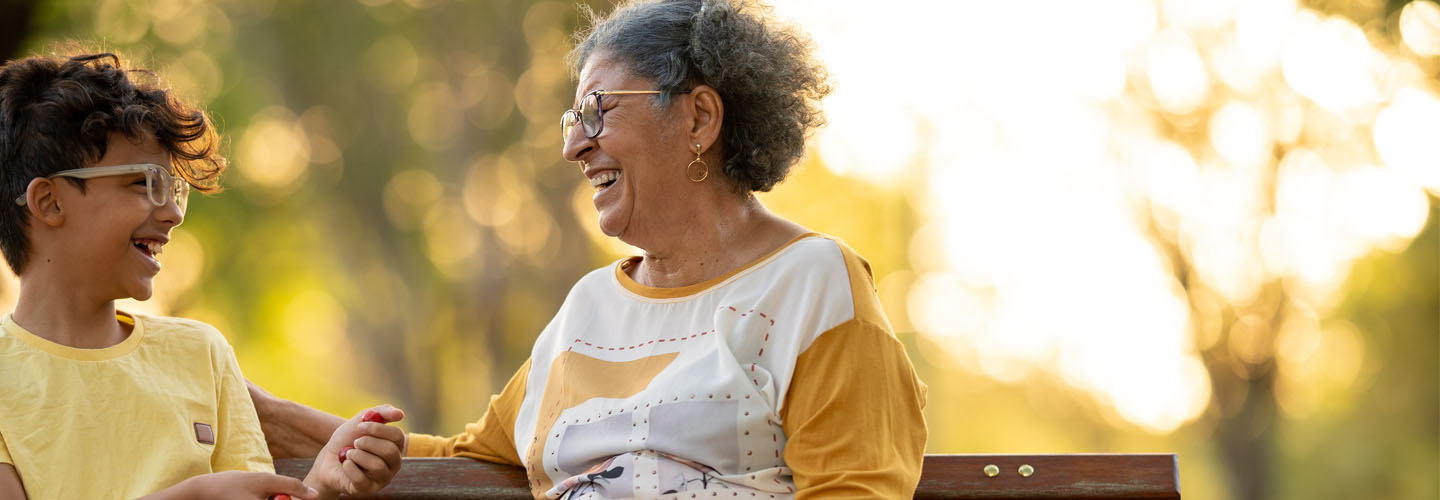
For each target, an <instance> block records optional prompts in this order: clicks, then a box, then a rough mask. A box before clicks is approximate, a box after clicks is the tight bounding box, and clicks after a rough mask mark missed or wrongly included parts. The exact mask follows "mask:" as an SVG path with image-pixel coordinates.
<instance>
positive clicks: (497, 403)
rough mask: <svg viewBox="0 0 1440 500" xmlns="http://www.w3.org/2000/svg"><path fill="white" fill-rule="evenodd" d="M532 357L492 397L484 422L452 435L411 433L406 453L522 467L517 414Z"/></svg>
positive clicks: (468, 426)
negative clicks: (516, 446)
mask: <svg viewBox="0 0 1440 500" xmlns="http://www.w3.org/2000/svg"><path fill="white" fill-rule="evenodd" d="M529 376H530V360H528V359H527V360H525V364H524V365H521V366H520V370H519V371H516V372H515V376H513V377H510V381H509V382H507V383H506V384H505V388H504V389H503V390H501V391H500V394H498V395H495V396H491V397H490V406H489V407H488V408H486V409H485V415H484V416H482V417H480V421H479V422H476V423H473V424H467V425H465V432H463V433H460V434H456V435H454V436H450V437H442V436H431V435H428V434H410V443H409V448H407V449H406V451H405V454H406V455H409V456H412V457H467V458H474V459H478V460H484V461H486V462H495V463H501V464H509V465H514V466H522V465H521V463H520V453H519V452H518V451H516V448H515V416H516V415H517V414H519V412H520V404H521V403H522V402H523V401H524V399H525V379H526V378H527V377H529Z"/></svg>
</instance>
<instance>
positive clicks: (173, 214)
mask: <svg viewBox="0 0 1440 500" xmlns="http://www.w3.org/2000/svg"><path fill="white" fill-rule="evenodd" d="M154 213H155V218H156V219H157V220H159V221H160V222H165V223H168V224H170V226H171V227H174V226H178V225H180V223H182V222H185V209H184V208H183V207H181V206H180V200H173V199H172V200H170V201H169V202H168V203H166V204H165V205H163V206H160V207H157V208H156V209H155V212H154Z"/></svg>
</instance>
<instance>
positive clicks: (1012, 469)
mask: <svg viewBox="0 0 1440 500" xmlns="http://www.w3.org/2000/svg"><path fill="white" fill-rule="evenodd" d="M992 465H993V466H994V467H993V468H991V467H989V466H992ZM1026 466H1028V468H1027V467H1026ZM1176 467H1177V459H1176V456H1175V455H1173V454H1062V455H926V456H925V468H924V470H923V471H922V472H921V474H920V485H919V488H917V489H916V491H915V498H917V499H966V500H980V499H1021V498H1024V499H1034V500H1069V499H1098V498H1162V499H1177V500H1178V499H1179V498H1180V476H1179V473H1178V470H1177V468H1176ZM275 469H276V470H277V471H279V472H280V473H281V474H285V475H288V476H292V477H300V478H303V477H305V472H306V471H308V470H309V469H310V460H309V459H293V458H292V459H282V460H276V461H275ZM987 469H988V470H987ZM1022 472H1028V473H1029V474H1028V477H1027V476H1024V475H1022ZM992 474H993V475H992ZM371 498H380V499H402V498H403V499H417V500H429V499H436V500H439V499H469V498H490V499H501V500H510V499H514V500H522V499H529V498H531V497H530V487H529V485H528V483H527V482H526V480H525V471H524V470H523V469H520V468H519V467H511V466H508V465H499V464H492V463H486V462H480V461H476V460H470V459H466V458H406V459H405V463H404V465H403V466H402V467H401V469H400V474H399V475H397V476H395V480H394V481H392V482H391V483H390V486H387V487H386V488H385V489H384V490H382V491H381V492H380V493H379V494H378V495H376V496H374V497H371Z"/></svg>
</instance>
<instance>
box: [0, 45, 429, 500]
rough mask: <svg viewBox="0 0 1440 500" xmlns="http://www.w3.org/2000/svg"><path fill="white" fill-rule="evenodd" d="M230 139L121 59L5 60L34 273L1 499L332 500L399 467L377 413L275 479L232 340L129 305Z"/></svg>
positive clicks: (13, 384)
mask: <svg viewBox="0 0 1440 500" xmlns="http://www.w3.org/2000/svg"><path fill="white" fill-rule="evenodd" d="M218 142H219V138H218V135H217V134H216V132H215V131H214V129H213V128H212V126H211V125H210V123H209V121H208V119H207V118H206V116H205V114H204V113H203V112H202V111H199V110H197V109H195V108H192V107H190V106H188V105H186V104H185V103H183V102H181V101H180V100H179V99H178V98H176V97H175V96H174V95H173V94H172V93H170V92H169V91H168V90H167V89H164V88H162V87H160V86H159V85H158V83H157V82H156V79H155V78H154V75H153V74H150V73H148V72H144V71H131V70H126V69H123V68H122V67H121V62H120V59H119V58H118V57H116V56H115V55H113V54H95V55H84V56H78V57H71V58H68V59H67V58H58V57H31V58H27V59H22V60H17V61H12V62H9V63H7V64H5V65H4V66H0V200H4V202H3V203H0V251H3V254H4V256H5V260H6V262H7V263H8V264H9V265H10V268H11V269H13V270H14V271H15V273H16V274H17V275H19V277H20V297H19V300H18V301H17V303H16V305H15V311H14V312H13V313H12V314H10V315H8V316H5V317H4V318H3V319H0V500H8V499H11V498H21V499H23V498H31V499H48V498H67V499H68V498H135V497H138V496H142V495H151V494H152V493H153V495H151V496H150V497H147V498H250V499H265V498H267V497H269V496H271V495H290V496H293V497H296V498H304V499H311V498H334V497H337V496H338V495H339V494H340V493H362V494H363V493H371V492H374V491H376V490H379V489H380V488H382V487H384V486H385V485H386V484H388V483H389V481H390V479H391V477H393V476H394V474H395V472H396V471H397V470H398V469H399V467H400V455H401V448H402V447H403V444H404V435H403V433H402V432H401V431H400V430H399V429H398V428H395V427H392V426H388V425H385V424H384V423H383V422H381V423H376V422H374V421H373V420H375V419H376V418H375V416H374V415H373V414H372V415H370V417H371V418H370V419H369V420H371V421H369V422H364V423H362V422H360V419H361V417H360V416H359V415H357V416H356V417H355V418H352V419H350V421H348V422H346V423H345V425H343V426H342V427H341V428H340V429H338V430H337V431H336V432H335V433H334V434H333V435H332V436H331V439H330V442H329V443H328V444H327V445H326V446H325V449H324V451H321V452H320V455H319V456H318V457H317V458H316V459H315V464H314V467H313V468H312V469H311V470H310V474H309V475H308V476H307V477H306V479H305V481H304V482H303V484H302V482H301V481H298V480H296V479H293V478H288V477H283V476H278V475H275V474H274V466H273V465H272V463H271V459H270V454H269V452H268V451H267V449H266V444H265V440H264V435H263V434H262V433H261V431H260V424H259V421H258V419H257V418H256V415H255V408H254V406H253V405H252V403H251V401H250V399H249V396H248V394H247V391H246V386H245V380H244V378H243V377H242V376H241V374H240V370H239V366H238V365H237V364H236V362H235V356H234V353H233V351H232V350H231V348H230V346H229V344H227V343H226V341H225V338H224V337H222V336H221V335H220V333H219V332H218V331H216V330H215V329H214V328H213V327H211V326H209V325H206V324H203V323H200V322H196V321H190V320H185V319H180V318H165V317H151V316H143V315H139V314H131V313H126V312H123V311H117V310H116V309H115V300H116V299H122V298H126V297H134V298H136V299H139V300H145V299H148V298H149V297H150V295H151V292H152V280H153V278H154V277H155V274H156V273H158V272H159V271H160V262H159V260H157V256H158V255H159V254H160V253H161V251H162V249H163V248H164V246H165V243H166V242H167V241H169V234H170V230H171V229H173V228H174V227H175V226H178V225H180V223H181V222H182V221H183V220H184V217H185V206H186V201H187V198H188V192H189V188H190V186H194V187H195V188H196V189H198V190H200V191H204V192H213V191H216V190H218V186H217V181H218V178H219V175H220V173H221V171H223V170H224V169H225V166H226V163H225V159H224V158H223V157H221V156H220V155H219V153H218V151H217V147H218ZM374 410H376V411H378V412H379V416H380V418H382V419H383V420H384V421H388V422H393V421H397V420H400V419H401V418H402V417H403V413H402V412H401V411H400V410H399V409H397V408H394V407H390V406H388V405H387V406H380V407H376V408H374ZM352 445H353V446H354V449H348V450H344V451H342V449H344V448H347V447H348V446H352ZM342 454H343V455H344V458H345V460H343V462H342V457H341V455H342Z"/></svg>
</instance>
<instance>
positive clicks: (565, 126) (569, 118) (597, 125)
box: [560, 90, 690, 141]
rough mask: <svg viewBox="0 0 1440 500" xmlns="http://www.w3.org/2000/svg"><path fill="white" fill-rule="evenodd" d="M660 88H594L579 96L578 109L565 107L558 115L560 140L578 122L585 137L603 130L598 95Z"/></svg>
mask: <svg viewBox="0 0 1440 500" xmlns="http://www.w3.org/2000/svg"><path fill="white" fill-rule="evenodd" d="M663 92H664V91H661V90H596V91H594V92H591V93H589V94H585V97H582V98H580V109H579V110H578V111H577V110H574V109H567V110H565V113H563V114H561V115H560V140H562V141H568V140H570V131H571V130H574V129H575V124H577V123H578V124H580V128H581V130H584V131H585V138H586V139H594V138H595V136H597V135H600V131H602V130H605V109H604V108H603V107H601V106H600V97H601V96H607V95H634V94H660V93H663ZM675 93H676V94H689V93H690V91H689V90H676V91H675Z"/></svg>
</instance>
